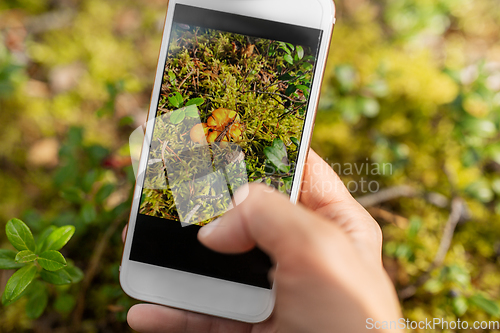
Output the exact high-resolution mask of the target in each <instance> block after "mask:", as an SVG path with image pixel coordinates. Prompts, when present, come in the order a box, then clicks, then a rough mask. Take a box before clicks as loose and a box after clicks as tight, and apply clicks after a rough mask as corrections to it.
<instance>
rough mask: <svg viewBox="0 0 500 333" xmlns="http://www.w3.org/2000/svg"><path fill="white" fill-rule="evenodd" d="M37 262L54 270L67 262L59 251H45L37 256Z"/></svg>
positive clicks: (47, 268)
mask: <svg viewBox="0 0 500 333" xmlns="http://www.w3.org/2000/svg"><path fill="white" fill-rule="evenodd" d="M38 263H39V264H40V266H42V268H43V269H46V270H48V271H51V272H54V271H58V270H60V269H62V268H64V267H65V266H66V265H67V263H66V259H64V256H63V255H62V254H61V252H58V251H53V250H51V251H45V252H43V253H42V254H40V256H39V257H38Z"/></svg>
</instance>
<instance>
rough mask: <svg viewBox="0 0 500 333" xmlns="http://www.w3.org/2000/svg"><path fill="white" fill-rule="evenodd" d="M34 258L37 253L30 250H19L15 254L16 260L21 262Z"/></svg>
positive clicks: (30, 260) (33, 259)
mask: <svg viewBox="0 0 500 333" xmlns="http://www.w3.org/2000/svg"><path fill="white" fill-rule="evenodd" d="M36 258H37V255H36V254H35V253H34V252H31V251H30V250H24V251H20V252H19V253H18V254H17V255H16V262H18V263H21V264H25V263H28V262H32V261H35V260H36Z"/></svg>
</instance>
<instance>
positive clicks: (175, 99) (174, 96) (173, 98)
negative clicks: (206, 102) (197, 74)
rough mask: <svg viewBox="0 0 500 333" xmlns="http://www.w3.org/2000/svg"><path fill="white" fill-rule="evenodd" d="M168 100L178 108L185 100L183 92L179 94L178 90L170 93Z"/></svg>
mask: <svg viewBox="0 0 500 333" xmlns="http://www.w3.org/2000/svg"><path fill="white" fill-rule="evenodd" d="M168 101H169V102H170V104H172V106H173V107H176V108H178V107H180V106H181V105H182V103H183V102H184V100H183V98H182V96H181V94H179V93H178V92H176V93H171V94H170V95H168Z"/></svg>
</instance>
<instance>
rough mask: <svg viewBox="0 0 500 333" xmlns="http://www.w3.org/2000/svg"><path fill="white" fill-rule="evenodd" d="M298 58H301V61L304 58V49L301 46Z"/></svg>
mask: <svg viewBox="0 0 500 333" xmlns="http://www.w3.org/2000/svg"><path fill="white" fill-rule="evenodd" d="M297 56H298V57H299V59H302V58H304V49H303V48H302V46H300V45H299V46H297Z"/></svg>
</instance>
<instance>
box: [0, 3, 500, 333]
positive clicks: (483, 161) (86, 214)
mask: <svg viewBox="0 0 500 333" xmlns="http://www.w3.org/2000/svg"><path fill="white" fill-rule="evenodd" d="M337 5H338V20H337V27H336V28H335V33H334V38H333V42H332V48H331V55H330V59H329V63H328V66H327V70H326V77H325V80H324V84H323V92H322V99H321V102H320V110H319V113H318V117H317V122H316V128H315V134H314V139H313V148H315V149H316V150H317V151H318V152H319V153H320V154H321V155H322V156H323V157H325V158H326V159H327V160H328V161H329V162H330V163H341V164H343V163H366V162H370V163H391V164H392V169H391V171H392V172H390V173H387V172H385V173H383V174H380V175H371V174H370V175H368V174H367V175H363V174H360V175H358V174H356V175H341V177H342V178H343V179H344V180H345V181H346V182H349V181H360V180H361V178H363V177H364V179H365V180H368V181H377V182H378V183H379V184H380V187H381V188H392V187H393V186H395V185H401V184H404V185H408V186H410V187H412V188H414V189H415V190H416V191H417V192H418V193H423V194H422V195H417V196H412V197H401V198H395V199H393V200H390V201H385V202H381V203H379V204H378V205H377V206H375V207H372V208H370V209H369V210H370V212H371V213H372V214H373V215H374V216H375V218H376V219H377V220H378V221H379V222H380V224H381V225H382V227H383V231H384V236H385V245H384V263H385V266H386V268H387V270H388V272H389V274H390V276H391V278H392V279H393V281H394V282H395V284H396V287H397V289H398V291H403V290H405V289H406V288H408V287H409V286H412V285H414V284H415V283H416V282H417V281H418V279H419V278H420V277H421V276H423V275H424V274H426V273H428V275H429V278H428V279H427V280H426V281H425V283H423V285H422V286H419V287H417V288H416V290H415V292H414V294H412V295H411V296H410V297H405V298H404V300H402V305H403V309H404V315H405V317H408V318H410V319H412V320H422V319H424V318H432V317H438V318H445V319H446V320H454V319H455V318H458V317H459V318H460V319H461V320H467V321H469V322H472V321H475V320H499V317H500V310H499V305H500V304H499V301H498V300H499V299H500V269H499V263H500V259H499V258H500V243H499V240H500V217H499V216H500V137H499V127H500V82H499V81H500V65H499V63H500V46H499V44H498V40H500V36H499V35H500V11H499V10H498V2H497V1H496V0H475V1H472V0H425V1H422V0H418V1H417V0H381V1H371V2H370V1H367V0H352V1H337ZM165 7H166V5H165V3H164V2H163V1H159V0H142V1H136V0H125V1H117V0H108V1H98V0H72V1H48V0H37V1H34V0H30V1H17V0H8V1H2V2H1V3H0V31H1V33H0V110H1V112H0V123H1V124H2V125H3V126H2V131H1V132H0V142H1V143H0V147H1V149H0V165H1V169H0V188H1V190H2V198H1V200H0V230H3V229H4V227H5V225H4V224H5V223H6V222H7V221H8V220H9V219H11V218H12V217H14V216H19V217H21V218H22V219H23V220H24V221H25V222H26V223H27V224H28V226H29V227H30V228H31V230H32V231H33V233H34V234H35V235H36V236H37V235H40V233H41V232H42V231H43V230H44V229H45V228H47V227H48V226H50V225H55V226H63V225H68V224H70V225H74V226H75V227H76V233H75V235H74V239H73V240H72V241H71V242H70V243H69V244H68V245H67V246H66V247H65V248H64V250H63V254H64V255H66V256H67V257H69V258H72V259H73V260H74V264H75V266H77V267H80V268H81V269H82V270H83V271H84V273H85V278H84V280H83V281H82V282H81V283H79V284H76V285H72V286H68V287H64V288H65V289H64V290H61V292H57V293H54V294H51V295H50V296H49V303H48V304H49V305H48V307H47V309H46V311H45V313H44V315H43V316H42V317H41V318H40V319H38V320H37V321H32V320H30V319H29V318H28V316H27V315H26V313H25V311H24V309H25V305H26V304H25V302H26V301H25V300H23V299H21V300H19V301H18V302H16V303H14V304H12V305H10V306H8V307H2V308H0V331H2V332H20V331H23V330H29V329H34V330H35V329H36V330H38V331H43V330H45V331H47V330H49V331H50V330H51V329H52V328H54V327H60V328H61V329H62V330H63V331H64V330H67V331H75V327H76V328H78V329H79V330H82V331H88V332H95V331H110V330H111V331H126V330H127V325H126V323H125V322H124V320H125V315H126V311H127V309H128V307H130V305H131V304H132V303H133V301H132V300H131V299H129V298H128V297H127V296H126V295H124V294H123V292H122V291H121V289H120V287H119V285H118V265H119V261H120V256H121V238H120V230H121V227H122V226H124V225H125V223H126V220H127V216H128V209H129V206H130V197H131V191H132V184H133V179H134V177H133V172H132V168H131V166H130V161H129V158H128V156H127V155H128V146H127V142H128V141H127V140H128V136H129V135H130V133H131V132H132V130H133V129H134V128H136V127H137V126H139V125H140V124H142V123H143V122H144V120H145V112H146V109H147V106H148V103H149V96H150V93H151V89H152V83H153V79H154V71H155V68H156V61H157V55H158V49H159V45H160V40H161V29H162V24H163V18H164V11H165ZM365 194H367V193H362V192H359V191H358V193H354V195H356V196H358V197H361V196H363V195H365ZM436 196H437V197H438V198H439V199H440V200H437V201H439V204H437V202H436V200H429V197H436ZM452 198H461V200H463V202H464V203H465V204H464V205H463V211H462V212H461V214H460V215H461V218H460V222H459V223H458V225H457V228H456V231H455V234H454V237H453V240H452V242H451V246H450V249H449V251H448V253H447V255H446V257H445V259H444V262H443V263H442V264H440V265H438V266H436V267H433V268H432V267H431V263H432V262H433V260H434V257H435V255H436V253H437V251H438V248H439V244H440V242H441V240H442V235H443V230H444V228H445V224H446V221H447V220H448V217H449V215H450V206H451V201H452ZM394 221H396V222H394ZM0 247H1V248H4V249H9V248H11V247H10V246H9V245H8V242H7V238H6V237H5V235H4V234H1V235H0ZM430 268H432V269H430ZM0 272H1V273H0V274H1V275H0V282H1V288H2V289H3V287H4V286H5V283H6V281H7V278H8V277H9V276H10V275H8V274H7V273H5V272H6V271H0Z"/></svg>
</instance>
